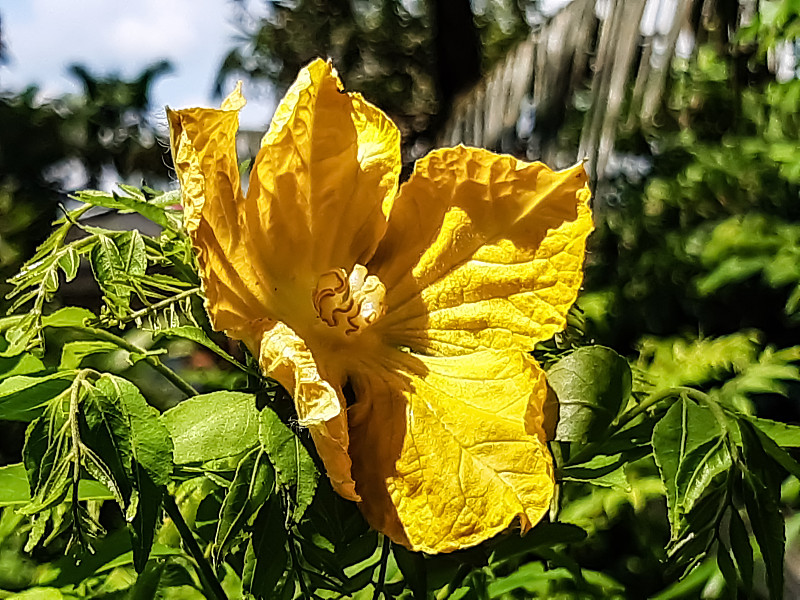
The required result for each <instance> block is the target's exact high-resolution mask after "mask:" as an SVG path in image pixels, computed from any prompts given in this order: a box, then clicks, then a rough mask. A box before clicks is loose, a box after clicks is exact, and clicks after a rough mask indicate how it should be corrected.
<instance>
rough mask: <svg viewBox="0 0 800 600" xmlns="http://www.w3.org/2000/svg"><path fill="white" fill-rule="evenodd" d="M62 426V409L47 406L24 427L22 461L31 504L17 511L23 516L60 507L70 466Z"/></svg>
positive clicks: (63, 425) (68, 452) (70, 471)
mask: <svg viewBox="0 0 800 600" xmlns="http://www.w3.org/2000/svg"><path fill="white" fill-rule="evenodd" d="M66 422H67V419H66V416H65V412H64V411H63V407H62V406H53V405H52V404H51V405H50V406H48V410H47V411H46V412H45V413H44V414H43V415H42V416H41V417H39V418H38V419H36V420H35V421H33V422H32V423H31V424H30V425H29V426H28V429H27V431H26V434H25V445H24V446H23V449H22V458H23V462H24V464H25V469H26V471H27V473H28V481H29V483H30V484H31V501H30V502H29V503H28V504H26V505H25V506H24V507H22V508H21V509H20V511H21V512H23V513H24V514H28V515H33V514H35V513H39V512H42V511H45V510H47V509H48V508H50V507H51V506H54V505H56V504H58V503H60V502H61V501H62V500H63V499H64V497H65V496H66V495H67V492H68V491H69V488H70V485H71V484H72V474H73V468H74V465H73V464H72V461H71V460H70V458H71V457H70V439H69V436H68V435H67V433H66V431H65V429H66V428H65V424H66ZM51 432H53V433H52V435H51Z"/></svg>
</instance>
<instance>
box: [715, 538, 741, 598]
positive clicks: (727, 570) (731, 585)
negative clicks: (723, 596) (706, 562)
mask: <svg viewBox="0 0 800 600" xmlns="http://www.w3.org/2000/svg"><path fill="white" fill-rule="evenodd" d="M717 566H718V567H719V571H720V573H722V580H723V581H724V583H725V591H726V592H727V596H728V597H729V598H733V599H734V600H735V599H736V589H737V588H738V586H737V581H738V577H737V576H736V567H735V566H733V560H732V559H731V555H730V554H728V551H727V550H726V548H725V546H723V545H722V544H721V543H719V544H717Z"/></svg>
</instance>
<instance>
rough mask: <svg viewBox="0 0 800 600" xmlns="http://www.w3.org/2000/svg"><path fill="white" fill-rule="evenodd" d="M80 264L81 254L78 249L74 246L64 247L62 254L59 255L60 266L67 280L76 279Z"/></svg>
mask: <svg viewBox="0 0 800 600" xmlns="http://www.w3.org/2000/svg"><path fill="white" fill-rule="evenodd" d="M80 264H81V257H80V254H78V251H77V250H76V249H75V248H74V247H72V246H67V247H66V248H64V250H63V251H62V253H61V256H59V257H58V267H59V268H60V269H61V270H62V271H63V272H64V278H65V279H66V281H67V282H70V281H72V280H73V279H75V276H76V275H77V274H78V267H79V266H80Z"/></svg>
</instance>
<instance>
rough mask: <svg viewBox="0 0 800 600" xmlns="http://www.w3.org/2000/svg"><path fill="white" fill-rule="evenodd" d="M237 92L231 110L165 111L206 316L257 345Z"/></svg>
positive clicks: (262, 308)
mask: <svg viewBox="0 0 800 600" xmlns="http://www.w3.org/2000/svg"><path fill="white" fill-rule="evenodd" d="M237 94H238V88H237V90H236V91H235V92H234V94H232V95H231V96H230V97H229V98H228V99H226V103H227V104H225V103H224V104H223V105H225V106H226V107H231V109H230V110H214V109H203V108H192V109H187V110H179V111H172V110H169V109H168V110H167V117H168V120H169V124H170V136H171V140H172V144H171V145H172V153H173V159H174V163H175V171H176V173H177V175H178V180H179V181H180V184H181V196H182V199H183V205H184V221H185V224H186V229H187V231H188V232H189V235H190V237H191V239H192V244H193V245H194V247H195V250H196V251H197V259H198V263H199V267H200V269H199V270H200V276H201V279H202V282H203V287H204V290H205V294H206V299H207V300H206V307H207V308H208V312H209V316H210V318H211V322H212V324H213V326H214V328H215V329H218V330H223V331H226V332H227V333H228V334H229V335H231V336H232V337H235V338H238V339H244V340H245V341H247V342H248V345H249V346H250V347H251V349H252V348H254V347H255V348H256V349H257V348H258V345H257V343H256V342H257V339H254V338H253V336H251V335H250V330H251V328H252V327H251V322H252V321H257V320H259V319H262V318H264V317H266V316H267V308H266V305H265V303H264V295H263V292H262V288H261V285H260V282H259V281H258V278H257V276H256V274H255V272H254V270H253V269H252V267H251V263H252V259H251V257H250V253H249V250H248V248H247V246H246V244H245V242H244V238H245V237H246V233H245V223H244V221H243V214H244V210H243V203H244V197H243V196H242V192H241V188H240V185H239V170H238V167H237V163H236V139H235V136H236V131H237V129H238V126H239V117H238V109H237V106H238V107H240V106H241V105H242V103H241V102H240V101H238V100H237ZM238 97H239V98H240V97H241V95H240V94H238Z"/></svg>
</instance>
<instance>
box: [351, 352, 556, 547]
mask: <svg viewBox="0 0 800 600" xmlns="http://www.w3.org/2000/svg"><path fill="white" fill-rule="evenodd" d="M398 355H399V357H398V360H397V362H394V363H393V364H387V365H386V368H385V369H383V370H381V369H373V370H372V371H369V370H367V371H364V372H363V373H359V374H358V375H357V376H355V377H354V378H353V379H352V384H353V388H354V390H355V394H356V398H357V401H356V403H355V404H354V405H353V406H352V407H351V408H350V410H349V413H348V419H349V421H350V455H351V457H352V459H353V473H354V474H355V480H356V491H357V492H358V493H359V495H360V496H361V498H362V503H361V508H362V511H363V513H364V515H365V516H366V518H367V520H368V521H369V522H370V524H371V525H372V526H373V527H374V528H376V529H378V530H380V531H383V532H384V533H385V534H387V535H388V536H389V537H390V538H392V539H393V540H394V541H396V542H398V543H402V544H405V545H406V546H408V547H410V548H412V549H413V550H422V551H425V552H449V551H453V550H458V549H460V548H466V547H468V546H472V545H475V544H477V543H480V542H481V541H483V540H486V539H488V538H490V537H492V536H494V535H495V534H497V533H499V532H501V531H503V530H504V529H506V528H507V527H509V525H511V524H512V523H513V522H514V520H515V519H517V518H518V519H519V521H520V524H521V526H522V529H523V531H525V530H527V529H528V528H529V527H531V526H532V525H533V524H535V523H536V522H538V521H539V520H540V519H541V517H542V516H543V515H544V514H545V513H546V511H547V510H548V507H549V503H550V498H551V496H552V493H553V487H554V480H553V468H552V461H551V458H550V455H549V453H548V450H547V448H546V446H545V444H544V442H543V437H544V432H543V431H542V406H543V404H544V402H545V399H546V396H547V386H546V383H545V379H544V374H543V372H542V371H541V370H540V369H539V368H538V367H537V366H536V364H535V363H534V362H533V361H532V360H531V359H529V358H528V357H527V356H526V355H525V354H524V353H521V352H516V351H494V350H490V351H481V352H476V353H474V354H470V355H467V356H458V357H443V358H435V357H422V356H415V355H412V354H408V353H398Z"/></svg>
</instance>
